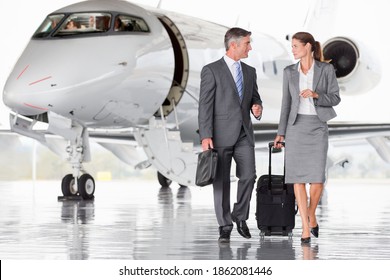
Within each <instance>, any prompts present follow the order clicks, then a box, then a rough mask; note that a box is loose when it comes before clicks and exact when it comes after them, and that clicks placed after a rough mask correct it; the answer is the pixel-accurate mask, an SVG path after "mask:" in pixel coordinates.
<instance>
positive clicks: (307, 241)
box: [301, 237, 311, 244]
mask: <svg viewBox="0 0 390 280" xmlns="http://www.w3.org/2000/svg"><path fill="white" fill-rule="evenodd" d="M310 241H311V238H310V237H305V238H301V243H302V244H307V243H310Z"/></svg>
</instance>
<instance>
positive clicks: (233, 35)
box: [225, 27, 252, 50]
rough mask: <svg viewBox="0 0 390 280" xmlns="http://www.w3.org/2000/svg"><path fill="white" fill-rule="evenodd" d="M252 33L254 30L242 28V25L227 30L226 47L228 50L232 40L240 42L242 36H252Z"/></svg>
mask: <svg viewBox="0 0 390 280" xmlns="http://www.w3.org/2000/svg"><path fill="white" fill-rule="evenodd" d="M251 34H252V32H250V31H247V30H245V29H242V28H240V27H232V28H230V29H229V30H228V31H226V34H225V49H226V50H228V49H229V46H230V43H231V42H233V41H236V42H237V43H238V41H240V40H241V38H243V37H246V36H250V35H251Z"/></svg>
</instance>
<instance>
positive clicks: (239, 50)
mask: <svg viewBox="0 0 390 280" xmlns="http://www.w3.org/2000/svg"><path fill="white" fill-rule="evenodd" d="M250 50H252V46H251V37H250V35H248V36H246V37H242V38H241V40H240V41H239V42H238V43H237V44H236V48H235V52H236V55H237V57H239V59H241V58H247V57H248V53H249V51H250Z"/></svg>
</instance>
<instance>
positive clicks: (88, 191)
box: [78, 174, 95, 199]
mask: <svg viewBox="0 0 390 280" xmlns="http://www.w3.org/2000/svg"><path fill="white" fill-rule="evenodd" d="M78 183H79V193H80V196H81V197H82V198H84V199H92V198H93V194H94V193H95V180H94V179H93V177H92V176H91V175H89V174H83V175H81V176H80V178H79V181H78Z"/></svg>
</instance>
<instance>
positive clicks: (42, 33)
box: [33, 14, 65, 38]
mask: <svg viewBox="0 0 390 280" xmlns="http://www.w3.org/2000/svg"><path fill="white" fill-rule="evenodd" d="M64 17H65V15H63V14H58V15H50V16H48V17H47V18H45V20H44V21H43V23H42V24H41V25H40V26H39V28H38V29H37V31H35V33H34V35H33V38H44V37H47V36H48V35H49V34H50V33H51V31H52V30H54V29H55V28H56V27H57V25H58V24H59V23H60V21H61V20H62V19H63V18H64Z"/></svg>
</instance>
